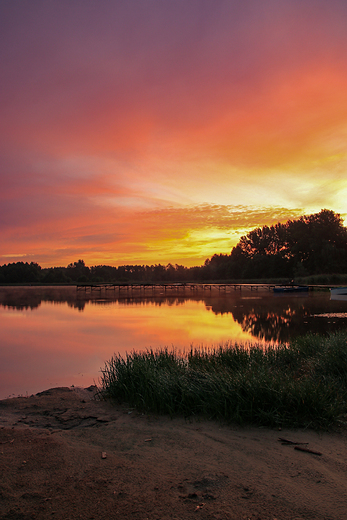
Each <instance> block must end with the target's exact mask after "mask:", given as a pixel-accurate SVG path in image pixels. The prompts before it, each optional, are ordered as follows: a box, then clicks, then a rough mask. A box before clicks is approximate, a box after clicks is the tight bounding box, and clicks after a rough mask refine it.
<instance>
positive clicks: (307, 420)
mask: <svg viewBox="0 0 347 520" xmlns="http://www.w3.org/2000/svg"><path fill="white" fill-rule="evenodd" d="M346 345H347V333H346V332H339V333H336V334H331V335H329V336H327V337H323V336H319V335H307V336H305V337H302V338H299V339H297V340H295V341H293V342H292V343H290V344H289V345H279V346H271V347H266V348H263V347H262V346H258V345H251V346H249V347H248V346H241V345H237V344H234V345H227V346H221V347H219V348H214V349H209V350H193V349H192V350H191V351H189V352H187V353H180V352H177V351H175V350H174V349H172V350H169V349H163V350H159V351H152V350H147V351H145V352H132V353H129V354H127V355H126V357H121V356H119V355H115V356H114V357H113V358H112V359H111V360H110V361H108V362H107V363H106V364H105V367H104V369H103V370H102V376H101V388H100V395H101V396H102V397H105V398H111V399H114V400H116V401H118V402H120V403H122V402H125V403H127V404H128V405H129V406H133V407H136V408H137V409H138V410H139V411H142V412H147V413H156V414H157V413H158V414H169V415H171V416H174V415H183V416H184V417H194V416H203V417H205V418H214V419H217V420H219V421H226V422H236V423H240V424H250V423H253V424H258V425H266V426H290V427H313V428H318V429H319V428H327V427H330V426H332V425H340V426H342V425H344V424H345V420H346V419H347V348H346Z"/></svg>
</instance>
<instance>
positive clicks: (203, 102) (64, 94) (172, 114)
mask: <svg viewBox="0 0 347 520" xmlns="http://www.w3.org/2000/svg"><path fill="white" fill-rule="evenodd" d="M0 19H1V20H2V26H1V30H0V45H1V48H2V53H1V56H0V69H1V72H2V82H1V113H2V117H1V120H0V138H1V139H0V188H1V190H0V202H1V205H0V243H1V250H0V255H1V256H0V261H1V260H2V261H3V262H4V261H5V260H4V259H9V258H10V259H11V258H13V259H18V258H21V256H20V255H22V258H23V259H25V258H33V259H35V260H37V261H42V263H43V264H44V265H52V264H55V263H57V262H58V263H61V264H63V263H69V262H71V261H74V260H76V257H78V258H80V257H84V259H85V260H86V262H87V263H96V262H100V263H105V262H106V261H107V262H108V263H113V264H119V263H122V262H127V263H155V262H158V261H163V262H169V261H171V262H176V261H177V262H182V263H185V264H187V265H188V264H190V265H191V264H194V263H198V262H199V261H203V260H204V258H206V257H208V256H210V255H211V254H213V253H214V252H216V253H218V252H227V251H228V250H230V248H231V247H232V245H234V242H235V240H237V238H238V237H239V236H240V234H242V233H244V232H246V231H247V230H248V229H251V228H252V227H255V226H261V225H264V224H269V223H274V222H275V221H278V220H280V221H283V220H285V219H287V218H291V217H293V216H297V214H298V213H299V212H304V213H309V212H313V211H319V210H320V209H321V208H323V207H328V208H330V209H333V210H335V211H337V212H340V213H342V214H343V215H347V203H346V200H347V198H346V195H347V183H346V180H345V168H346V163H347V161H346V154H347V145H346V142H347V141H346V137H347V72H346V71H347V67H346V65H347V34H346V31H345V27H346V21H347V8H346V4H345V2H342V1H339V0H332V1H331V2H329V4H328V3H326V2H323V1H321V0H319V1H316V0H315V1H313V0H300V1H298V0H282V1H281V2H278V1H275V0H265V1H264V2H258V1H255V0H245V1H243V2H239V1H236V0H234V1H226V0H225V1H224V0H216V1H215V2H213V3H212V4H211V3H201V2H199V1H195V0H191V1H189V2H186V1H183V0H177V1H175V2H171V3H170V2H169V3H168V2H161V1H159V0H151V1H150V2H146V3H144V2H142V1H140V0H134V1H133V2H131V3H129V2H92V1H89V0H88V1H84V0H83V1H82V0H74V1H73V2H65V1H62V2H59V3H56V2H45V1H43V0H31V1H26V0H24V1H23V2H21V4H20V6H19V4H16V3H15V2H10V1H8V0H5V1H3V2H1V4H0ZM213 248H215V249H214V250H213Z"/></svg>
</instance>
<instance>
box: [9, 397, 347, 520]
mask: <svg viewBox="0 0 347 520" xmlns="http://www.w3.org/2000/svg"><path fill="white" fill-rule="evenodd" d="M94 394H95V388H93V387H91V388H90V389H79V388H55V389H51V390H48V391H46V392H43V393H40V394H37V395H35V396H31V397H18V398H13V399H6V400H3V401H0V475H1V479H0V518H1V519H6V520H17V519H18V520H19V519H20V520H29V519H46V518H50V519H52V518H54V519H64V520H66V519H69V520H70V519H71V520H73V519H77V518H78V519H80V518H83V519H100V520H103V519H118V518H119V519H134V520H140V519H141V520H145V519H150V520H159V519H160V520H164V519H177V520H178V519H180V520H182V519H195V520H196V519H204V520H207V519H209V520H234V519H235V520H236V519H237V520H242V519H252V520H254V519H255V520H274V519H277V520H289V519H291V520H294V519H296V520H298V519H305V520H308V519H315V520H320V519H321V520H323V519H324V520H330V519H331V520H345V519H346V518H347V463H346V461H347V444H346V440H347V434H346V431H340V432H330V433H326V432H324V433H317V432H313V431H310V430H306V431H305V430H281V431H279V430H278V429H273V430H272V429H267V428H258V427H244V428H242V427H238V426H230V425H221V424H218V423H216V422H212V421H206V420H197V419H195V420H189V421H188V420H185V419H183V418H174V419H171V418H169V417H158V416H148V415H143V414H140V413H138V412H136V411H135V410H132V409H129V408H127V407H126V406H120V405H112V404H111V403H109V402H104V401H99V400H96V399H95V398H94ZM279 437H281V438H284V439H288V440H291V441H293V442H300V443H307V444H302V445H298V446H299V447H305V448H308V449H310V450H311V451H315V452H319V453H321V455H318V454H314V453H310V452H304V451H299V450H297V449H295V445H294V444H288V445H287V444H282V442H280V441H279Z"/></svg>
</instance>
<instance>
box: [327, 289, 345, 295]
mask: <svg viewBox="0 0 347 520" xmlns="http://www.w3.org/2000/svg"><path fill="white" fill-rule="evenodd" d="M330 294H331V296H341V295H344V296H347V287H333V288H332V289H330Z"/></svg>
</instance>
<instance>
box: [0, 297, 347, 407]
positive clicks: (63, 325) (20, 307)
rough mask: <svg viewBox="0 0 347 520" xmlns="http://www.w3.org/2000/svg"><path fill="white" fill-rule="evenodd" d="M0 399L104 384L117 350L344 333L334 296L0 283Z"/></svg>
mask: <svg viewBox="0 0 347 520" xmlns="http://www.w3.org/2000/svg"><path fill="white" fill-rule="evenodd" d="M0 325H1V329H0V399H3V398H5V397H8V396H17V395H27V394H28V395H30V394H32V393H36V392H39V391H42V390H45V389H47V388H50V387H55V386H72V385H75V386H84V387H87V386H89V385H91V384H93V383H94V382H96V383H97V382H98V379H99V376H100V369H101V368H103V367H104V365H105V361H107V360H109V359H111V357H112V356H113V354H114V353H120V354H121V355H125V353H126V352H130V351H132V350H144V349H147V348H152V349H157V348H160V347H169V348H171V347H172V346H174V347H175V348H176V349H178V350H189V349H190V348H191V346H193V347H194V348H200V347H212V346H218V345H220V344H225V343H227V342H239V343H261V344H264V345H266V344H269V343H272V344H274V343H275V344H277V343H281V342H287V341H289V340H290V339H293V338H295V337H297V336H299V335H302V334H306V333H308V332H314V333H328V332H334V331H336V330H340V329H347V302H346V301H333V300H330V293H329V292H309V293H303V294H295V295H293V294H292V295H288V294H278V295H274V294H273V293H272V292H270V291H268V290H257V291H254V290H253V291H251V290H250V289H249V288H248V289H245V290H241V291H240V290H233V289H230V288H229V289H228V290H225V291H218V290H214V289H212V290H208V287H205V288H204V289H201V290H196V291H186V290H180V289H177V290H175V289H172V290H168V291H165V293H164V291H163V289H160V288H159V289H158V290H155V291H151V293H150V294H143V292H141V291H140V290H137V291H136V290H134V291H132V292H131V291H129V293H125V294H124V293H121V294H118V292H117V291H116V290H114V291H105V290H102V291H101V290H100V291H90V290H89V291H80V290H79V291H77V290H76V287H26V288H22V287H2V288H0Z"/></svg>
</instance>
